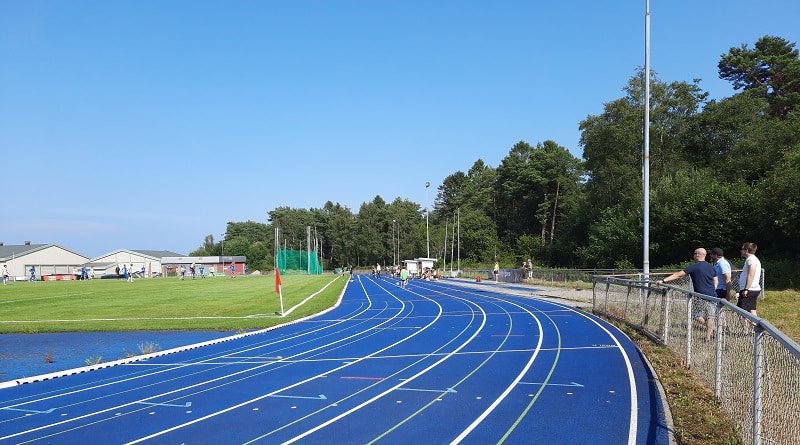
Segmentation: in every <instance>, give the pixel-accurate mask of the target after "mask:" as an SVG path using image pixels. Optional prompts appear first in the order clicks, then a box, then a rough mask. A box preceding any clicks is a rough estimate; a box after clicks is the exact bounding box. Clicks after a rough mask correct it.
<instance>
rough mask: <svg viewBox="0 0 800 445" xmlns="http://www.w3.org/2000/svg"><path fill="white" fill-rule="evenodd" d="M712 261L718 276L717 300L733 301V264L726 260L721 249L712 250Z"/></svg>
mask: <svg viewBox="0 0 800 445" xmlns="http://www.w3.org/2000/svg"><path fill="white" fill-rule="evenodd" d="M711 259H712V260H714V272H715V273H716V274H717V298H724V299H726V300H728V301H730V300H731V263H729V262H728V260H726V259H725V255H724V252H723V250H722V249H721V248H719V247H715V248H713V249H711Z"/></svg>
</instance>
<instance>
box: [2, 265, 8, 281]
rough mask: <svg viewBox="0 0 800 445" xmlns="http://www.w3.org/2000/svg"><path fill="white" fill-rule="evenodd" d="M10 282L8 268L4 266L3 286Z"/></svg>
mask: <svg viewBox="0 0 800 445" xmlns="http://www.w3.org/2000/svg"><path fill="white" fill-rule="evenodd" d="M7 282H8V266H6V265H5V264H3V286H5V285H6V283H7Z"/></svg>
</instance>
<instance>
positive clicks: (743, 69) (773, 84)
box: [717, 36, 800, 118]
mask: <svg viewBox="0 0 800 445" xmlns="http://www.w3.org/2000/svg"><path fill="white" fill-rule="evenodd" d="M721 57H722V58H721V60H720V62H719V64H718V65H717V67H718V68H719V77H720V78H721V79H725V80H729V81H730V82H732V83H733V88H734V89H736V90H739V89H744V90H745V91H748V92H749V93H750V94H753V95H755V96H758V97H765V98H766V99H767V102H768V103H769V107H770V112H771V114H772V116H775V117H779V118H785V117H786V116H788V115H789V114H790V113H792V112H794V111H795V110H796V109H797V107H798V105H800V57H798V51H797V49H795V44H794V43H790V42H788V41H787V40H785V39H783V38H781V37H774V36H764V37H762V38H760V39H758V41H756V44H755V46H754V47H753V48H752V49H750V48H748V46H747V44H742V46H741V47H739V48H731V49H730V51H728V53H727V54H723V55H722V56H721Z"/></svg>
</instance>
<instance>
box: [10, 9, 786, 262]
mask: <svg viewBox="0 0 800 445" xmlns="http://www.w3.org/2000/svg"><path fill="white" fill-rule="evenodd" d="M650 10H651V62H652V69H653V70H655V71H656V72H657V73H658V75H659V77H660V78H661V79H662V80H664V81H668V82H671V81H687V82H690V81H692V79H695V78H700V79H702V82H701V84H700V85H701V87H702V88H703V89H705V90H706V91H708V92H709V93H710V94H711V97H712V98H717V99H720V98H724V97H728V96H730V95H732V94H733V93H734V92H733V90H732V89H731V87H730V84H729V83H727V82H723V81H721V80H719V79H718V76H717V69H716V67H717V63H718V62H719V58H720V55H721V54H723V53H726V52H727V51H728V50H729V49H730V48H731V47H734V46H739V45H741V44H743V43H747V44H748V45H749V46H751V47H752V45H753V44H754V43H755V41H756V40H757V39H758V38H759V37H761V36H764V35H767V34H769V35H777V36H780V37H783V38H785V39H787V40H789V41H791V42H800V26H798V22H800V2H798V1H797V0H764V1H760V2H752V1H743V0H727V1H722V0H701V1H697V0H670V1H665V0H661V1H659V0H653V1H651V6H650ZM644 16H645V1H644V0H637V1H633V0H605V1H546V2H545V1H535V0H519V1H517V0H508V1H504V0H500V1H469V0H466V1H465V0H441V1H437V0H425V1H417V0H402V1H400V0H391V1H390V0H360V1H354V0H316V1H309V0H291V1H268V0H262V1H199V0H186V1H178V0H168V1H141V0H135V1H121V0H115V1H105V0H104V1H99V0H97V1H92V0H75V1H66V0H59V1H54V0H53V1H48V0H43V1H36V0H25V1H19V0H0V150H1V151H2V160H0V162H2V178H3V191H2V195H3V204H2V210H1V211H0V215H2V217H0V241H3V242H5V243H6V245H9V244H21V243H23V242H24V241H26V240H30V241H32V242H33V243H54V244H58V245H61V246H63V247H65V248H67V249H70V250H73V251H76V252H79V253H83V254H85V255H87V256H90V257H93V256H97V255H101V254H104V253H107V252H110V251H113V250H116V249H120V248H125V249H166V250H173V251H176V252H179V253H188V252H190V251H191V250H194V249H195V248H197V247H199V246H200V245H201V244H202V241H203V238H204V237H205V236H206V235H208V234H212V235H214V237H215V239H216V240H219V239H220V237H221V236H220V235H221V234H222V233H224V231H225V227H226V223H227V222H228V221H247V220H252V221H259V222H267V212H268V211H270V210H273V209H275V208H276V207H279V206H289V207H293V208H320V207H322V206H323V205H324V204H325V202H326V201H328V200H330V201H333V202H338V203H341V204H342V205H345V206H347V207H349V208H351V209H352V210H353V211H354V212H357V211H358V209H359V207H360V205H361V203H363V202H369V201H371V200H372V199H373V198H374V197H375V196H376V195H380V196H381V197H382V198H383V199H384V200H386V201H387V202H391V201H392V200H394V199H395V198H396V197H400V198H402V199H409V200H411V201H414V202H417V203H420V204H421V205H423V206H424V204H425V203H426V201H428V200H429V201H431V202H432V201H433V197H434V195H435V194H436V189H437V187H438V186H439V185H440V184H441V182H442V180H443V179H444V178H445V177H447V176H448V175H450V174H452V173H455V172H456V171H459V170H461V171H467V170H468V169H469V168H470V167H471V166H472V164H473V163H474V162H475V161H476V160H477V159H483V160H484V161H485V162H486V163H487V164H489V165H491V166H493V167H496V166H498V165H499V163H500V160H501V159H502V158H503V157H505V156H506V155H507V154H508V151H509V149H510V148H511V147H512V146H513V145H514V144H515V143H516V142H518V141H521V140H523V141H526V142H528V143H530V144H532V145H535V144H536V143H538V142H542V141H545V140H548V139H550V140H554V141H555V142H557V143H558V144H560V145H562V146H564V147H566V148H567V149H569V150H570V151H571V152H572V153H573V154H574V155H576V156H577V157H581V155H582V148H581V147H580V146H579V145H578V141H579V137H580V133H579V131H578V124H579V122H580V121H581V120H583V119H585V118H586V116H587V115H590V114H598V113H600V112H601V111H602V109H603V104H604V103H606V102H609V101H611V100H614V99H617V98H619V97H622V95H623V92H622V88H623V87H624V86H625V85H626V83H627V82H628V80H629V78H630V77H631V76H633V75H634V73H635V70H636V69H637V67H641V66H643V65H644V22H645V20H644ZM426 181H430V183H431V187H430V189H429V190H428V193H426V190H425V187H424V184H425V182H426Z"/></svg>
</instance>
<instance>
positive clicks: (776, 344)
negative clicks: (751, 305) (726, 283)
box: [592, 271, 800, 445]
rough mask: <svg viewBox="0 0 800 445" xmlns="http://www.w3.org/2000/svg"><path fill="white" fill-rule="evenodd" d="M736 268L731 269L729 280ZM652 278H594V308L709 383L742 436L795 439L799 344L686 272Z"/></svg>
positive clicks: (754, 440)
mask: <svg viewBox="0 0 800 445" xmlns="http://www.w3.org/2000/svg"><path fill="white" fill-rule="evenodd" d="M739 273H740V271H734V272H733V274H732V275H733V276H732V281H733V282H734V285H735V284H736V283H738V274H739ZM655 279H656V278H654V276H653V274H651V276H650V280H643V279H642V277H641V276H624V277H621V276H595V277H593V279H592V282H593V295H594V310H595V312H596V313H601V314H605V315H608V316H610V317H613V318H616V319H620V320H622V321H625V322H626V323H628V324H631V325H633V326H635V327H637V328H639V329H640V330H641V331H642V332H644V333H646V334H648V335H649V336H650V337H651V338H653V339H655V340H656V341H658V342H660V343H662V344H664V345H666V346H667V347H669V348H670V349H671V350H673V351H674V352H676V353H677V354H680V355H681V356H683V357H684V361H685V364H686V366H687V367H690V368H692V369H693V370H694V371H695V372H696V373H697V375H698V376H700V378H701V379H702V380H703V381H704V382H705V383H706V384H707V385H708V387H709V388H711V389H713V391H714V394H715V396H716V398H717V400H718V401H719V403H720V406H721V407H722V409H723V410H724V411H725V412H726V413H727V414H728V416H729V417H730V418H731V419H732V420H733V421H734V422H735V423H736V424H737V426H738V428H739V434H740V436H741V437H742V439H743V441H744V442H745V443H749V444H752V445H765V444H770V445H771V444H780V445H784V444H787V445H788V444H800V421H798V420H797V415H798V413H800V346H798V344H797V343H795V342H794V341H792V340H791V339H789V338H788V337H786V336H785V335H784V334H783V333H782V332H781V331H779V330H778V329H777V328H775V327H774V326H772V325H771V324H770V323H769V322H767V321H766V320H763V319H761V318H758V317H755V316H753V315H752V314H750V313H749V312H746V311H743V310H741V309H740V308H738V307H736V306H735V305H734V304H732V303H730V302H728V301H726V300H724V299H719V298H714V297H708V296H705V295H700V294H697V293H695V292H692V291H691V290H689V289H690V287H691V284H690V282H689V278H688V276H687V277H683V278H681V279H680V280H675V281H671V282H670V285H664V286H657V285H656V284H655V282H654V280H655ZM762 282H763V277H762ZM673 283H674V284H675V285H673ZM732 293H733V292H732ZM733 294H734V295H735V293H733ZM762 295H763V293H762Z"/></svg>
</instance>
